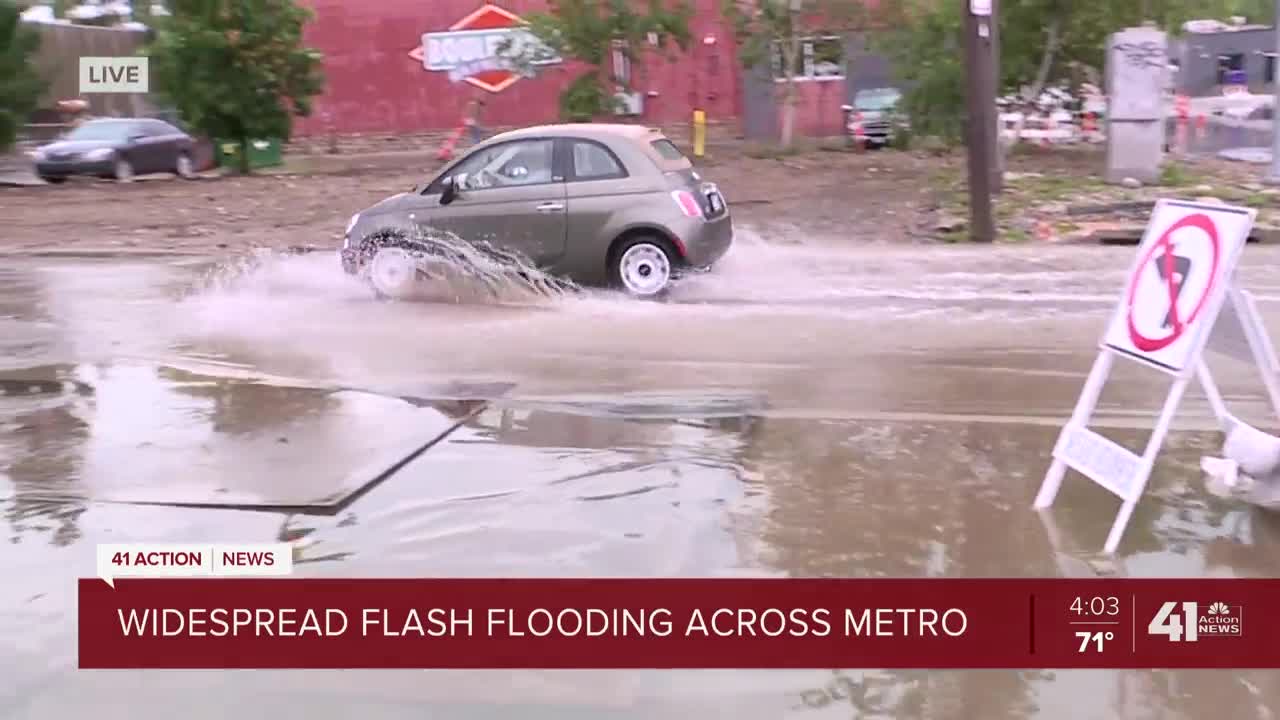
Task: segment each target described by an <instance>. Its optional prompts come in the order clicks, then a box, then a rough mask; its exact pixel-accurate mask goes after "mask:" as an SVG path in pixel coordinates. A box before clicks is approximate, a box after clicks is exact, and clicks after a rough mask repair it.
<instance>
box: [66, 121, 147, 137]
mask: <svg viewBox="0 0 1280 720" xmlns="http://www.w3.org/2000/svg"><path fill="white" fill-rule="evenodd" d="M132 127H133V123H127V122H120V121H118V120H111V121H107V122H88V123H85V124H84V125H81V126H80V127H78V128H76V129H74V130H72V131H71V132H69V133H67V134H66V135H65V136H63V138H62V139H63V140H124V139H125V138H127V137H129V131H130V129H131V128H132Z"/></svg>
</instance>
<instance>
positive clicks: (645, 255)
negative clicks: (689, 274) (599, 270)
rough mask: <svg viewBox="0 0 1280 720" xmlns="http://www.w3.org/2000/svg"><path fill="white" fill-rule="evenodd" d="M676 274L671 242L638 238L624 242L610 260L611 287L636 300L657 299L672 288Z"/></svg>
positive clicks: (654, 238)
mask: <svg viewBox="0 0 1280 720" xmlns="http://www.w3.org/2000/svg"><path fill="white" fill-rule="evenodd" d="M675 275H676V260H675V254H674V253H673V252H672V251H671V247H670V243H668V242H666V241H664V240H662V239H660V238H657V237H652V236H647V235H646V236H640V237H636V238H632V239H631V240H628V241H627V242H625V243H623V244H622V245H621V246H619V247H618V249H617V250H616V251H615V252H614V253H613V254H612V256H611V257H610V259H609V279H610V280H611V281H612V283H613V285H614V286H615V287H617V288H619V289H621V290H623V291H624V292H626V293H627V294H628V295H632V296H635V297H656V296H658V295H661V294H662V293H664V292H666V291H667V290H668V289H669V288H670V287H671V282H672V280H674V279H675Z"/></svg>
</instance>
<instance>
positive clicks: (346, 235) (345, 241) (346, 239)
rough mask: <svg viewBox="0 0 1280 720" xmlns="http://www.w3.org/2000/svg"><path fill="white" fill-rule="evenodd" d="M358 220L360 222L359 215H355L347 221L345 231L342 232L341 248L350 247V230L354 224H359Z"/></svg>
mask: <svg viewBox="0 0 1280 720" xmlns="http://www.w3.org/2000/svg"><path fill="white" fill-rule="evenodd" d="M359 220H360V213H356V214H355V215H352V216H351V219H350V220H348V221H347V229H346V230H343V231H342V247H344V248H345V247H348V246H350V245H351V228H353V227H355V226H356V223H357V222H359Z"/></svg>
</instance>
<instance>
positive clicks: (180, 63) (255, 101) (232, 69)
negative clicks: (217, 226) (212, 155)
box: [146, 0, 324, 172]
mask: <svg viewBox="0 0 1280 720" xmlns="http://www.w3.org/2000/svg"><path fill="white" fill-rule="evenodd" d="M169 11H170V16H169V17H167V18H165V19H164V22H162V23H159V27H158V28H156V35H155V40H154V41H153V42H152V44H151V45H150V46H149V47H148V48H147V51H146V53H147V55H149V56H150V58H151V60H150V68H151V79H152V82H153V84H154V86H155V88H156V90H158V91H159V93H160V94H161V95H163V96H164V97H165V98H167V99H168V100H169V101H170V102H171V103H172V104H173V106H174V108H175V109H176V110H177V111H178V114H179V115H180V116H181V117H182V119H183V120H184V121H185V122H186V123H187V124H189V125H190V126H191V127H193V128H195V129H197V130H199V131H200V132H202V133H204V134H205V135H207V136H209V137H210V138H217V139H222V138H228V139H233V140H235V141H236V142H238V143H239V145H240V170H241V171H243V172H247V171H248V169H249V160H248V144H249V141H250V140H251V139H253V138H281V139H287V138H288V137H289V134H290V131H291V130H292V126H293V117H294V116H295V115H296V116H301V117H306V116H308V115H310V114H311V99H312V98H313V97H314V96H315V95H316V94H318V93H319V92H320V91H321V89H322V88H323V86H324V77H323V75H322V73H321V68H320V54H319V53H318V52H317V51H315V50H313V49H311V48H307V47H304V46H303V45H302V29H303V25H304V24H305V23H306V21H307V20H308V19H309V18H310V17H311V13H310V11H309V10H307V9H305V8H302V7H299V6H298V5H296V4H295V3H294V2H293V0H173V2H171V4H170V7H169Z"/></svg>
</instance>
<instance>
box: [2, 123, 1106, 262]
mask: <svg viewBox="0 0 1280 720" xmlns="http://www.w3.org/2000/svg"><path fill="white" fill-rule="evenodd" d="M963 161H964V158H963V154H961V153H952V154H950V155H943V156H935V155H930V154H926V153H903V152H897V151H891V150H884V151H873V152H866V153H857V152H847V151H839V150H834V149H829V150H819V149H814V150H810V151H807V152H799V153H794V154H788V155H785V156H780V157H779V156H774V157H760V156H759V154H758V153H753V152H752V151H751V150H750V149H748V148H745V147H743V146H738V147H733V146H729V145H724V146H713V147H712V148H711V150H710V153H709V155H708V157H706V158H703V159H701V160H700V161H699V164H700V165H701V166H702V168H703V170H704V175H705V176H706V177H707V178H708V179H710V180H712V181H714V182H717V183H719V184H720V185H721V187H722V189H723V190H724V192H725V194H726V196H727V198H728V200H729V202H730V207H731V209H732V211H733V213H734V217H735V219H736V220H737V222H738V223H739V224H740V225H741V226H745V227H751V228H752V229H754V230H755V231H756V232H758V233H761V234H762V235H764V236H767V237H768V239H769V240H770V241H773V242H805V241H809V240H812V239H815V238H816V239H821V240H822V241H824V242H835V243H843V242H895V243H896V242H921V241H931V238H932V236H933V234H934V230H935V225H936V221H937V215H938V213H937V208H938V206H939V205H940V204H942V205H945V204H946V197H951V198H953V199H954V197H955V189H956V181H957V180H958V179H960V178H962V177H963ZM437 166H438V163H437V161H436V160H435V159H434V153H433V152H430V151H424V150H423V149H421V147H419V148H418V149H416V150H414V149H412V147H408V148H405V147H402V148H399V149H397V150H395V151H390V152H388V151H383V152H379V153H369V152H367V151H366V152H364V153H352V152H349V151H348V152H342V153H339V154H336V155H328V154H314V153H313V154H302V153H298V154H295V155H291V156H289V158H288V160H287V163H286V166H285V167H284V168H278V169H274V170H272V171H271V172H269V173H267V172H264V173H262V174H259V175H255V176H250V177H218V176H213V175H211V176H207V177H204V178H202V179H198V180H193V181H183V180H177V179H173V178H170V177H165V176H155V177H154V178H142V179H139V180H138V181H136V182H134V183H130V184H118V183H113V182H110V181H97V180H84V181H72V182H68V183H66V184H63V185H59V186H53V185H40V186H32V187H19V188H0V227H4V228H5V232H4V233H3V237H0V251H7V252H24V251H28V252H29V251H43V250H106V249H122V250H123V249H129V250H135V251H184V252H202V253H203V252H218V251H227V252H238V251H241V250H245V249H248V248H253V247H267V248H273V249H282V248H289V247H296V246H314V247H326V246H330V245H332V244H334V243H336V242H338V241H339V240H340V237H341V235H340V234H341V231H342V227H343V225H344V223H345V221H346V219H347V218H348V217H349V216H350V215H351V213H353V212H356V211H358V210H360V209H361V208H363V207H366V206H368V205H370V204H372V203H373V202H376V201H377V200H379V199H381V198H383V197H386V196H387V195H390V194H393V193H397V192H401V191H404V190H406V189H408V188H409V187H411V186H412V185H414V184H415V183H419V182H423V181H425V180H426V179H427V178H429V177H430V175H431V173H432V172H433V171H434V169H435V168H436V167H437ZM1008 169H1009V170H1010V171H1011V172H1014V171H1016V172H1023V173H1026V172H1031V173H1034V174H1035V175H1037V176H1048V177H1051V178H1053V179H1054V180H1055V181H1056V183H1055V187H1057V188H1058V189H1059V190H1061V189H1062V188H1063V187H1065V188H1067V189H1070V187H1071V186H1072V184H1073V183H1072V180H1071V179H1072V178H1077V177H1078V178H1080V185H1081V186H1084V185H1087V184H1089V183H1095V184H1096V183H1097V182H1098V181H1097V178H1096V177H1094V178H1092V179H1090V178H1089V175H1090V174H1091V173H1092V174H1094V175H1095V176H1096V174H1097V173H1098V172H1100V171H1101V169H1102V155H1101V153H1100V152H1099V151H1098V150H1083V151H1081V150H1077V151H1062V152H1054V153H1033V154H1029V155H1020V156H1016V157H1014V158H1011V161H1010V164H1009V168H1008ZM1064 179H1066V182H1065V183H1064V182H1063V180H1064ZM1041 195H1043V193H1041ZM1009 197H1010V200H1009V201H1008V202H1007V203H1006V205H1008V204H1010V203H1017V202H1022V201H1021V200H1018V196H1017V193H1011V194H1010V195H1009ZM1033 199H1035V200H1036V201H1041V200H1045V199H1046V198H1044V197H1039V196H1037V197H1035V198H1033ZM952 210H954V208H952ZM1017 210H1018V209H1017V208H1012V207H1006V208H1004V211H1005V214H1013V215H1016V214H1017V212H1016V211H1017ZM1011 211H1012V212H1011Z"/></svg>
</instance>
